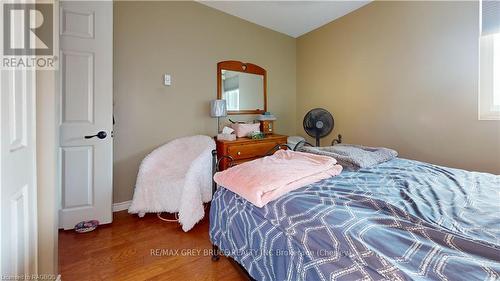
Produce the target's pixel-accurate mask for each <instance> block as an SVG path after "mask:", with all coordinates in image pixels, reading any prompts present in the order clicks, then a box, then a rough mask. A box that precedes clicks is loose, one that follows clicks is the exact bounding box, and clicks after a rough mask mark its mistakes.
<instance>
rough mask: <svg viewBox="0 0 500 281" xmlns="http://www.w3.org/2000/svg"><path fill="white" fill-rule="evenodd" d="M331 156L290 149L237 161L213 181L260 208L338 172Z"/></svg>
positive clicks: (216, 175)
mask: <svg viewBox="0 0 500 281" xmlns="http://www.w3.org/2000/svg"><path fill="white" fill-rule="evenodd" d="M341 171H342V166H340V165H337V161H336V160H335V159H334V158H331V157H327V156H321V155H315V154H310V153H304V152H296V151H291V150H278V151H277V152H276V153H274V155H272V156H267V157H264V158H259V159H256V160H253V161H250V162H246V163H243V164H240V165H238V166H235V167H232V168H230V169H227V170H225V171H222V172H218V173H216V174H215V176H214V180H215V182H216V183H217V184H218V185H220V186H223V187H225V188H227V189H229V190H231V191H232V192H234V193H236V194H238V195H240V196H241V197H243V198H245V199H246V200H248V201H249V202H251V203H252V204H254V205H255V206H257V207H259V208H261V207H263V206H264V205H266V204H267V203H268V202H271V201H273V200H274V199H277V198H279V197H280V196H282V195H283V194H286V193H288V192H290V191H292V190H294V189H297V188H300V187H303V186H306V185H308V184H311V183H314V182H317V181H320V180H322V179H326V178H329V177H332V176H336V175H338V174H340V172H341Z"/></svg>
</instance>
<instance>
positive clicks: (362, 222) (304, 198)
mask: <svg viewBox="0 0 500 281" xmlns="http://www.w3.org/2000/svg"><path fill="white" fill-rule="evenodd" d="M210 238H211V240H212V242H213V243H214V244H215V245H217V246H219V248H220V249H221V251H222V253H223V254H224V255H227V256H230V257H232V258H233V259H235V260H236V261H237V262H238V263H240V264H241V265H242V266H243V267H245V269H246V270H247V271H248V272H249V274H250V275H251V276H252V277H253V278H255V279H256V280H293V281H295V280H429V279H431V280H467V281H470V280H500V176H495V175H491V174H484V173H475V172H467V171H463V170H458V169H451V168H444V167H439V166H435V165H431V164H427V163H422V162H417V161H410V160H404V159H394V160H391V161H389V162H386V163H383V164H380V165H378V166H376V167H375V168H369V169H361V170H359V171H357V172H343V173H342V174H341V175H339V176H337V177H333V178H329V179H326V180H323V181H321V182H319V183H315V184H312V185H309V186H305V187H303V188H301V189H298V190H295V191H293V192H290V193H288V194H286V195H284V196H282V197H281V198H279V199H278V200H276V201H273V202H271V203H269V204H267V205H266V206H265V207H263V208H260V209H259V208H257V207H255V206H253V205H252V204H251V203H249V202H247V201H246V200H245V199H243V198H241V197H239V196H237V195H235V194H234V193H232V192H231V191H229V190H226V189H224V188H219V189H218V190H217V192H216V193H215V195H214V198H213V200H212V207H211V210H210Z"/></svg>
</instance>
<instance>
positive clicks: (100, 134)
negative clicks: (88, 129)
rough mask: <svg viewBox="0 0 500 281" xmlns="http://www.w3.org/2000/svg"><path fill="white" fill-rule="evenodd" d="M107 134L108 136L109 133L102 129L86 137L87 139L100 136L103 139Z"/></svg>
mask: <svg viewBox="0 0 500 281" xmlns="http://www.w3.org/2000/svg"><path fill="white" fill-rule="evenodd" d="M107 136H108V134H106V132H104V131H100V132H99V133H97V134H95V135H93V136H85V138H86V139H91V138H93V137H98V138H100V139H101V140H102V139H105V138H106V137H107Z"/></svg>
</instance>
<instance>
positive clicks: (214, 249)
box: [212, 244, 220, 261]
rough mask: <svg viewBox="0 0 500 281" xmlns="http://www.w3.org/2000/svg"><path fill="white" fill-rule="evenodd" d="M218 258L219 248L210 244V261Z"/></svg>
mask: <svg viewBox="0 0 500 281" xmlns="http://www.w3.org/2000/svg"><path fill="white" fill-rule="evenodd" d="M219 259H220V253H219V248H218V247H217V246H215V245H213V244H212V261H218V260H219Z"/></svg>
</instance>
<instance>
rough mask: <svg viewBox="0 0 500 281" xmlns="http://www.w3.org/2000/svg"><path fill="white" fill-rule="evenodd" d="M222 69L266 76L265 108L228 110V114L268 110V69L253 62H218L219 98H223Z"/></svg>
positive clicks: (260, 112) (257, 112)
mask: <svg viewBox="0 0 500 281" xmlns="http://www.w3.org/2000/svg"><path fill="white" fill-rule="evenodd" d="M222 70H232V71H237V72H243V73H251V74H257V75H262V76H264V83H263V84H264V109H263V110H262V109H253V110H252V109H245V110H228V111H227V114H228V115H236V114H262V113H264V112H266V111H267V91H266V89H267V73H266V70H265V69H264V68H262V67H260V66H258V65H255V64H252V63H244V62H241V61H236V60H227V61H221V62H219V63H217V99H222Z"/></svg>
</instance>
